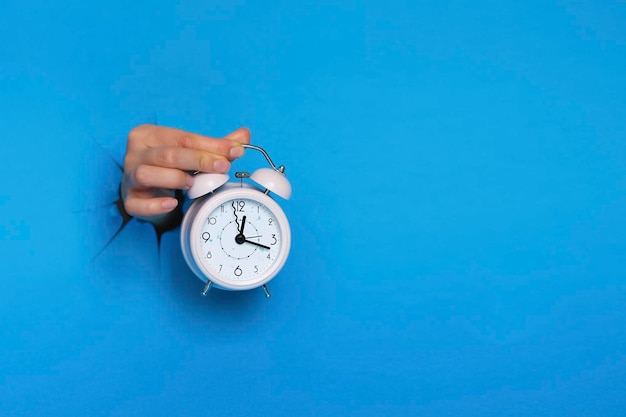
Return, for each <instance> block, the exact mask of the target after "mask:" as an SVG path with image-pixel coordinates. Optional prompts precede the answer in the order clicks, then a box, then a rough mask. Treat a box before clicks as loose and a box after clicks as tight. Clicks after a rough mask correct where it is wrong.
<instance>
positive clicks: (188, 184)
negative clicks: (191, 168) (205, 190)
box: [185, 175, 194, 187]
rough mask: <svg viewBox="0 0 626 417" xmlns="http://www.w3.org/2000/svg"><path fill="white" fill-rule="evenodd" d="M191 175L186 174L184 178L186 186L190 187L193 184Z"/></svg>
mask: <svg viewBox="0 0 626 417" xmlns="http://www.w3.org/2000/svg"><path fill="white" fill-rule="evenodd" d="M193 181H194V180H193V177H192V176H191V175H187V178H185V184H187V187H191V186H192V185H193Z"/></svg>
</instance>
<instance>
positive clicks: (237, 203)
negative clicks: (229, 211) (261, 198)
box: [231, 200, 246, 212]
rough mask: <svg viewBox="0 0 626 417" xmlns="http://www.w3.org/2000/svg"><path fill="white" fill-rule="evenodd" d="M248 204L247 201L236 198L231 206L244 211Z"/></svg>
mask: <svg viewBox="0 0 626 417" xmlns="http://www.w3.org/2000/svg"><path fill="white" fill-rule="evenodd" d="M245 206H246V202H245V201H243V200H234V201H233V204H231V207H232V208H233V209H234V210H235V211H240V212H243V211H245V210H244V207H245Z"/></svg>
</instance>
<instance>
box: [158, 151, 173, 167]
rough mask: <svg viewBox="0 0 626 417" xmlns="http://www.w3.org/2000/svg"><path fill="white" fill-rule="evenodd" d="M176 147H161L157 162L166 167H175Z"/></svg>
mask: <svg viewBox="0 0 626 417" xmlns="http://www.w3.org/2000/svg"><path fill="white" fill-rule="evenodd" d="M176 159H177V154H176V149H174V148H165V149H161V150H160V151H159V153H158V157H157V162H158V163H159V164H160V165H161V166H164V167H168V168H169V167H174V166H175V165H176Z"/></svg>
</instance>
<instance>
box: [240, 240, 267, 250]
mask: <svg viewBox="0 0 626 417" xmlns="http://www.w3.org/2000/svg"><path fill="white" fill-rule="evenodd" d="M244 242H246V243H252V244H253V245H257V246H260V247H262V248H265V249H271V248H270V247H269V246H265V245H262V244H260V243H257V242H253V241H251V240H248V239H246V240H244Z"/></svg>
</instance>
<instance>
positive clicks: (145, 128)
mask: <svg viewBox="0 0 626 417" xmlns="http://www.w3.org/2000/svg"><path fill="white" fill-rule="evenodd" d="M238 130H241V129H238ZM246 130H247V129H246ZM235 132H237V131H235ZM235 132H233V133H235ZM245 136H246V134H245V132H241V133H238V134H237V135H236V137H237V138H239V139H240V140H245ZM241 143H243V142H237V141H235V143H233V141H232V140H223V139H218V138H213V137H209V136H203V135H198V134H196V133H191V132H186V131H184V130H180V129H176V128H172V127H166V126H153V125H141V126H138V127H136V128H134V129H133V130H131V132H130V133H129V135H128V146H129V148H130V149H133V150H135V149H145V148H158V147H162V146H172V147H181V148H188V149H196V150H199V151H204V152H209V153H213V154H216V155H220V156H223V157H224V158H228V157H229V155H230V150H231V148H233V147H238V146H239V145H240V144H241Z"/></svg>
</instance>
